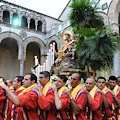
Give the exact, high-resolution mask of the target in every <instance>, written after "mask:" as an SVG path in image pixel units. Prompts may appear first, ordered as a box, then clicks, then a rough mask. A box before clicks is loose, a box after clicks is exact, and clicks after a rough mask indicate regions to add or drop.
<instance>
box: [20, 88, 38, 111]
mask: <svg viewBox="0 0 120 120" xmlns="http://www.w3.org/2000/svg"><path fill="white" fill-rule="evenodd" d="M37 99H38V93H37V92H36V91H35V90H31V91H29V92H27V93H26V94H24V95H20V96H19V101H20V106H21V107H25V108H27V109H31V108H36V106H37Z"/></svg>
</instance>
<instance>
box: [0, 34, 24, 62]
mask: <svg viewBox="0 0 120 120" xmlns="http://www.w3.org/2000/svg"><path fill="white" fill-rule="evenodd" d="M7 37H10V38H14V39H15V40H16V42H17V45H18V49H19V53H18V59H19V60H20V59H23V60H24V55H23V53H24V52H23V41H22V39H21V38H20V37H19V36H18V35H17V34H15V33H12V32H3V33H1V34H0V43H1V42H2V40H4V39H5V38H7Z"/></svg>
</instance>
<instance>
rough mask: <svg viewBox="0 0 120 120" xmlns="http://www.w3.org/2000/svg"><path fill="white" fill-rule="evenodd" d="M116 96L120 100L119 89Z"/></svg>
mask: <svg viewBox="0 0 120 120" xmlns="http://www.w3.org/2000/svg"><path fill="white" fill-rule="evenodd" d="M117 98H118V99H119V100H120V91H119V92H118V94H117Z"/></svg>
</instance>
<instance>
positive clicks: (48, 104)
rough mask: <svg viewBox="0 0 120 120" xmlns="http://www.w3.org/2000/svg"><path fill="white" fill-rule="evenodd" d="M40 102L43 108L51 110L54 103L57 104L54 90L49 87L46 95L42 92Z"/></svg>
mask: <svg viewBox="0 0 120 120" xmlns="http://www.w3.org/2000/svg"><path fill="white" fill-rule="evenodd" d="M38 104H39V106H40V108H41V109H43V110H45V111H47V110H50V109H51V108H52V107H53V105H54V104H55V103H54V92H53V90H52V89H49V90H48V91H47V94H46V96H45V95H43V94H42V95H41V96H40V97H39V99H38Z"/></svg>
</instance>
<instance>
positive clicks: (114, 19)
mask: <svg viewBox="0 0 120 120" xmlns="http://www.w3.org/2000/svg"><path fill="white" fill-rule="evenodd" d="M119 2H120V1H119V0H112V1H111V3H110V5H109V10H108V17H109V19H110V22H111V23H117V24H118V17H119V11H118V7H119V6H118V3H119ZM112 28H113V29H114V30H116V31H119V27H118V26H116V25H115V24H114V25H113V26H112Z"/></svg>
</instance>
